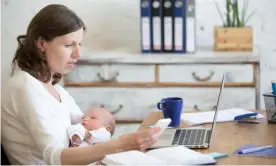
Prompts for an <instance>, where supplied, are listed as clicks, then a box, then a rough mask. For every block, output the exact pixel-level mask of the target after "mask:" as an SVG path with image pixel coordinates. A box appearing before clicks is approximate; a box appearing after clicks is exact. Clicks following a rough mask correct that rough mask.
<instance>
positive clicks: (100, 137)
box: [88, 128, 111, 144]
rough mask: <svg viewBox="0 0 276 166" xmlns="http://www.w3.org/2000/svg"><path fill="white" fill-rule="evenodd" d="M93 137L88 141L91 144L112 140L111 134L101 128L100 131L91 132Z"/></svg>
mask: <svg viewBox="0 0 276 166" xmlns="http://www.w3.org/2000/svg"><path fill="white" fill-rule="evenodd" d="M89 133H90V134H91V135H92V136H91V138H90V139H88V142H89V144H95V143H100V142H106V141H109V140H110V138H111V134H110V132H108V131H107V130H106V129H105V128H100V129H98V130H92V131H89Z"/></svg>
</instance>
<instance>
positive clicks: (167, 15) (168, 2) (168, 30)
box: [161, 0, 174, 52]
mask: <svg viewBox="0 0 276 166" xmlns="http://www.w3.org/2000/svg"><path fill="white" fill-rule="evenodd" d="M173 1H174V0H163V5H162V6H163V13H162V14H163V15H162V27H161V28H162V34H161V35H162V52H173V50H174V47H173V46H174V35H173V29H174V17H173V4H174V3H173Z"/></svg>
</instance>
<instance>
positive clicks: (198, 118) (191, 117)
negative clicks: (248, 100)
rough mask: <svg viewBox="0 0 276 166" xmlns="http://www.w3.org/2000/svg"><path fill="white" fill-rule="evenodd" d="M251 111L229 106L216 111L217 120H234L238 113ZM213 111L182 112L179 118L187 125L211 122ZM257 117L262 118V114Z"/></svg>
mask: <svg viewBox="0 0 276 166" xmlns="http://www.w3.org/2000/svg"><path fill="white" fill-rule="evenodd" d="M248 113H253V112H252V111H248V110H245V109H242V108H231V109H225V110H219V111H218V117H217V122H229V121H234V118H235V117H236V116H238V115H243V114H248ZM214 114H215V111H208V112H196V113H182V115H181V120H182V121H184V122H186V123H187V124H189V125H198V124H204V123H212V122H213V118H214ZM256 118H257V119H261V118H264V115H262V114H258V115H257V116H256Z"/></svg>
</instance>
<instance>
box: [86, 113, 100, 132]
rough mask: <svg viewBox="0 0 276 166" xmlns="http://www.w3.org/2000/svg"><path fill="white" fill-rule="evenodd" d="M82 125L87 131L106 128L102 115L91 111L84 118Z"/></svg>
mask: <svg viewBox="0 0 276 166" xmlns="http://www.w3.org/2000/svg"><path fill="white" fill-rule="evenodd" d="M81 124H82V125H83V126H84V127H85V128H86V129H87V130H97V129H99V128H102V127H104V121H103V119H102V117H101V113H100V112H97V111H89V112H88V113H87V114H86V116H85V117H83V118H82V121H81Z"/></svg>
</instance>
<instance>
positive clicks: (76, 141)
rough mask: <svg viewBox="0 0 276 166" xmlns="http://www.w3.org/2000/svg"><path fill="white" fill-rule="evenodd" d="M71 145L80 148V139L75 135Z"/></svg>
mask: <svg viewBox="0 0 276 166" xmlns="http://www.w3.org/2000/svg"><path fill="white" fill-rule="evenodd" d="M71 144H72V146H73V147H76V146H80V144H81V139H80V137H79V136H78V135H77V134H74V135H73V137H72V140H71Z"/></svg>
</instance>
